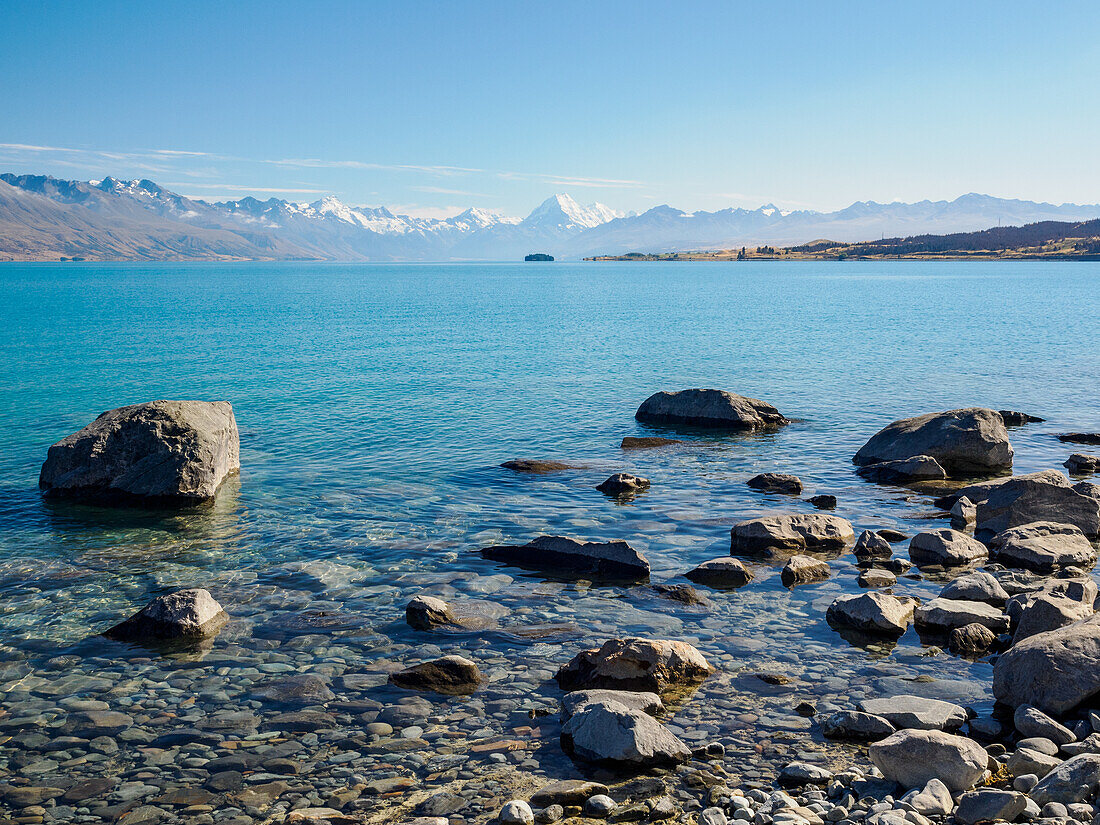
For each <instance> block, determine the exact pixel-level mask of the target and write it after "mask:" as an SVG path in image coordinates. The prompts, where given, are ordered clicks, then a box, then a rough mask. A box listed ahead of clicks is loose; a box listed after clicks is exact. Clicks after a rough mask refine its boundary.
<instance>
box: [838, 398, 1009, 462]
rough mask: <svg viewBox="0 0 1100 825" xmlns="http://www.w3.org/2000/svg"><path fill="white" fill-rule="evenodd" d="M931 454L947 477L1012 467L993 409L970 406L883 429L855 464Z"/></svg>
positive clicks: (1002, 429)
mask: <svg viewBox="0 0 1100 825" xmlns="http://www.w3.org/2000/svg"><path fill="white" fill-rule="evenodd" d="M914 456H929V457H931V458H934V459H935V460H936V461H937V462H938V463H939V465H940V466H941V467H942V468H943V469H944V470H946V471H947V473H948V474H950V475H964V476H965V475H983V474H988V473H995V472H1001V471H1003V470H1006V469H1008V468H1010V467H1011V466H1012V445H1011V444H1010V443H1009V441H1008V431H1007V430H1005V426H1004V420H1003V419H1002V418H1001V416H1000V415H999V414H998V413H996V412H995V411H993V410H987V409H984V408H981V407H971V408H968V409H961V410H948V411H947V412H941V413H928V414H927V415H920V416H916V417H915V418H904V419H901V420H899V421H895V422H893V423H892V424H890V425H889V426H887V427H884V428H883V429H882V430H880V431H879V432H878V433H876V434H875V435H874V436H872V437H871V439H870V440H869V441H868V442H867V443H866V444H864V445H863V447H861V448H860V450H859V452H857V453H856V455H855V457H854V458H853V461H854V462H855V463H856V464H857V465H859V466H866V465H869V464H877V463H881V462H885V461H903V460H906V459H909V458H913V457H914Z"/></svg>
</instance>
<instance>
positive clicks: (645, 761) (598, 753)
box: [561, 699, 691, 769]
mask: <svg viewBox="0 0 1100 825" xmlns="http://www.w3.org/2000/svg"><path fill="white" fill-rule="evenodd" d="M561 744H562V749H563V750H564V751H565V752H566V753H568V754H569V755H571V756H572V757H573V758H575V759H579V760H581V761H584V762H592V763H595V764H603V765H609V766H616V767H625V768H637V769H644V768H651V767H661V766H668V765H675V764H678V763H680V762H687V761H688V760H689V759H691V749H690V748H688V746H687V745H685V744H684V743H683V742H681V741H680V740H679V739H678V738H677V737H676V736H675V734H673V733H672V732H671V731H669V730H668V729H667V728H666V727H665V726H664V725H662V724H661V723H660V722H658V721H657V720H656V719H654V718H653V717H652V716H650V715H648V714H647V713H645V712H644V711H643V710H638V709H636V708H632V707H627V706H626V705H624V704H622V703H620V702H617V701H615V700H613V699H605V700H604V701H601V702H592V703H588V704H585V705H583V706H582V707H581V708H579V709H578V710H576V711H574V713H573V715H572V716H571V717H570V718H569V720H568V721H567V722H566V723H565V724H564V725H563V726H562V729H561Z"/></svg>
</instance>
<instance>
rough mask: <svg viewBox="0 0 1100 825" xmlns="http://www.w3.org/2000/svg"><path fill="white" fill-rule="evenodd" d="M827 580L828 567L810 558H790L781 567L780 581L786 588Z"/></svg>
mask: <svg viewBox="0 0 1100 825" xmlns="http://www.w3.org/2000/svg"><path fill="white" fill-rule="evenodd" d="M827 578H829V565H828V564H826V563H825V562H823V561H821V560H820V559H815V558H813V557H811V556H802V555H796V556H791V557H790V559H788V560H787V563H786V564H785V565H783V571H782V572H781V573H780V580H781V581H782V582H783V584H784V586H786V587H793V586H794V585H796V584H807V583H809V582H815V581H821V580H823V579H827Z"/></svg>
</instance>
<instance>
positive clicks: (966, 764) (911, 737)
mask: <svg viewBox="0 0 1100 825" xmlns="http://www.w3.org/2000/svg"><path fill="white" fill-rule="evenodd" d="M868 752H869V753H870V756H871V761H872V762H873V763H874V764H875V766H876V767H877V768H878V769H879V770H880V771H882V774H883V776H885V777H886V778H887V779H890V780H893V781H894V782H897V783H898V784H899V785H901V786H903V787H905V788H915V787H923V786H924V785H925V784H927V783H928V782H929V781H930V780H932V779H939V780H940V781H941V782H943V784H944V785H946V786H947V788H948V789H949V790H951V791H953V792H955V793H958V792H961V791H965V790H967V789H968V788H971V787H973V785H974V783H975V782H977V781H978V780H979V779H980V778H981V776H982V774H983V773H984V772H985V769H986V764H987V763H988V761H989V755H988V754H987V753H986V752H985V750H984V749H983V748H982V746H981V745H979V744H978V743H977V742H975V741H973V740H971V739H966V738H964V737H962V736H955V735H954V734H950V733H943V732H942V731H938V730H903V731H898V732H897V733H895V734H893V735H892V736H889V737H887V738H886V739H883V740H882V741H880V742H875V743H873V744H872V745H870V747H869V748H868Z"/></svg>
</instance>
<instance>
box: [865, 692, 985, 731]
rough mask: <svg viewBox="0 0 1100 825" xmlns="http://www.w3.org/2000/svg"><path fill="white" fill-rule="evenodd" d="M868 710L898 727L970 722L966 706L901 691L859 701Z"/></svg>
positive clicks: (923, 727)
mask: <svg viewBox="0 0 1100 825" xmlns="http://www.w3.org/2000/svg"><path fill="white" fill-rule="evenodd" d="M859 709H860V710H861V711H863V712H864V713H870V714H873V715H875V716H880V717H882V718H883V719H885V720H887V721H888V722H889V723H890V724H891V725H893V726H894V727H895V728H910V729H915V730H958V729H959V728H961V727H962V726H963V725H965V724H966V720H967V718H968V717H967V713H966V708H964V707H962V706H961V705H956V704H953V703H952V702H944V701H941V700H939V699H926V698H924V697H923V696H913V695H911V694H907V693H905V694H901V695H899V696H890V697H885V698H881V699H864V700H863V701H862V702H860V703H859Z"/></svg>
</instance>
